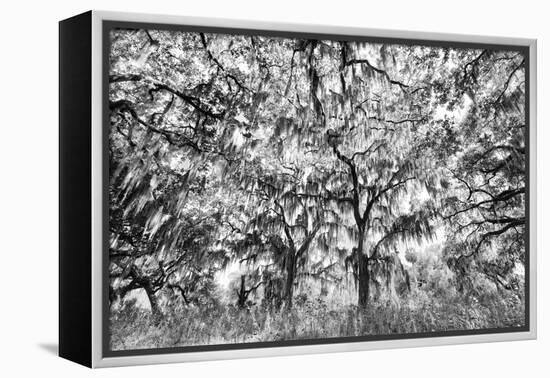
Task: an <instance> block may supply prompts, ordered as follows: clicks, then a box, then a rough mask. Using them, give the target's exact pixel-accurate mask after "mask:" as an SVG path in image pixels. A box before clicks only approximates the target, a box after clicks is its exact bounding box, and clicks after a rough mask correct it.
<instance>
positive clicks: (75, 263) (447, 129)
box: [59, 11, 536, 367]
mask: <svg viewBox="0 0 550 378" xmlns="http://www.w3.org/2000/svg"><path fill="white" fill-rule="evenodd" d="M59 68H60V277H59V280H60V312H59V314H60V327H59V329H60V334H59V339H60V341H59V342H60V345H59V347H60V355H61V356H62V357H65V358H68V359H70V360H73V361H76V362H78V363H81V364H84V365H87V366H91V367H105V366H121V365H134V364H145V363H161V362H178V361H198V360H206V359H223V358H241V357H252V356H274V355H287V354H298V353H319V352H332V351H334V352H337V351H352V350H368V349H375V348H388V347H412V346H425V345H441V344H451V343H473V342H488V341H500V340H519V339H529V338H535V337H536V287H535V282H536V261H535V259H536V235H535V230H536V224H535V221H536V143H535V140H536V109H535V104H536V98H535V94H536V42H535V41H534V40H526V39H517V38H496V37H480V36H466V35H464V36H463V35H448V34H431V33H412V32H402V31H387V30H372V29H356V28H346V27H326V26H318V25H291V24H267V23H260V22H253V21H246V22H244V21H230V20H215V19H200V18H186V17H172V16H158V15H142V14H128V13H111V12H96V11H91V12H87V13H84V14H82V15H79V16H75V17H73V18H70V19H67V20H64V21H61V22H60V67H59Z"/></svg>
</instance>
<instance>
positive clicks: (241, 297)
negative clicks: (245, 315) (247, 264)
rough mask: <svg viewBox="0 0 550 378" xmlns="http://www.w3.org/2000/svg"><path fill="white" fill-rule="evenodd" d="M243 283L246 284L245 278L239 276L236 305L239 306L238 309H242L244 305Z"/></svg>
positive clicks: (244, 290)
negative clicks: (239, 284)
mask: <svg viewBox="0 0 550 378" xmlns="http://www.w3.org/2000/svg"><path fill="white" fill-rule="evenodd" d="M245 283H246V277H245V276H244V275H241V288H240V290H239V291H238V296H239V298H238V300H237V305H238V306H239V308H244V307H245V304H246V297H247V295H246V289H245Z"/></svg>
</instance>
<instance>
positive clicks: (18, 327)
mask: <svg viewBox="0 0 550 378" xmlns="http://www.w3.org/2000/svg"><path fill="white" fill-rule="evenodd" d="M545 8H547V7H546V4H545V2H544V1H530V0H523V1H519V2H518V1H507V0H500V1H480V0H474V1H471V0H455V1H453V2H443V1H442V0H439V1H427V0H412V1H411V0H408V1H407V0H399V1H398V0H387V1H368V0H359V1H352V0H333V1H330V2H322V1H321V0H317V1H315V0H308V1H299V0H276V1H260V0H256V1H253V0H252V1H245V0H243V1H240V0H225V1H224V0H202V1H184V0H175V1H165V0H154V1H151V0H149V1H145V0H124V1H113V0H110V1H108V0H96V1H63V2H62V1H58V2H55V3H54V2H51V1H24V0H12V1H9V0H8V1H5V2H3V5H1V12H0V14H1V18H2V20H1V22H0V28H1V33H0V37H1V42H0V46H1V50H0V51H1V55H0V57H1V59H0V65H1V67H0V75H1V76H0V97H1V101H0V132H1V133H0V194H1V202H0V230H1V231H0V238H1V239H0V240H1V244H0V280H1V286H0V304H1V305H0V349H1V351H0V361H1V363H0V375H2V376H4V377H17V376H27V377H34V376H44V375H45V376H59V377H64V376H67V377H80V376H91V375H92V374H94V375H95V376H97V377H115V376H121V375H129V376H130V375H131V376H132V377H151V376H154V377H163V376H171V377H173V376H179V377H183V376H184V377H194V376H195V377H199V376H204V377H209V376H212V377H215V376H223V377H240V378H244V377H262V378H264V377H281V376H283V377H285V376H286V377H292V376H302V377H310V376H311V377H332V376H336V377H346V376H352V375H353V376H363V377H369V376H373V377H374V376H378V377H393V376H402V377H407V378H409V377H424V378H427V377H441V376H444V377H472V376H474V377H477V376H480V377H499V378H504V377H523V376H526V377H529V376H533V377H541V376H545V375H546V374H548V373H549V372H550V367H549V365H550V364H549V357H548V356H549V355H550V354H549V352H548V351H549V350H550V342H549V341H548V340H549V338H550V331H549V326H548V321H550V318H549V316H548V301H547V297H548V293H549V291H548V290H547V288H548V287H549V286H550V281H549V279H548V274H545V272H546V269H547V266H546V259H545V256H543V255H544V252H545V250H546V248H545V247H547V245H548V241H549V240H548V238H547V235H548V232H549V231H550V230H548V229H547V226H548V222H547V221H545V219H543V217H542V216H541V213H546V210H548V209H547V205H548V202H547V201H546V200H545V197H544V193H545V191H544V188H549V186H548V179H549V178H550V174H549V171H548V164H549V163H550V156H549V155H550V148H548V146H547V142H549V141H550V139H549V137H550V136H549V132H548V128H547V125H546V122H547V120H548V117H547V116H548V112H547V109H545V108H544V106H543V105H544V104H547V103H548V101H549V99H550V98H549V95H548V90H549V88H550V82H549V78H550V74H548V73H547V71H546V69H547V68H548V67H547V63H548V62H549V61H550V59H549V56H548V55H549V50H547V49H546V43H550V27H549V23H550V21H549V20H548V15H549V14H550V12H549V11H548V9H545ZM88 9H103V10H119V11H133V12H149V13H165V14H179V15H189V16H209V17H225V18H240V19H255V20H262V21H284V22H297V23H316V24H329V25H341V26H358V27H369V28H387V29H403V30H415V31H429V32H449V33H467V34H485V35H499V36H500V35H501V36H514V37H529V38H537V39H538V40H539V62H538V66H539V72H538V74H539V92H538V107H539V113H538V127H539V157H538V158H539V167H540V168H539V175H538V178H539V182H538V192H539V222H538V233H539V243H538V261H539V265H538V271H539V281H538V287H539V298H538V304H539V311H538V316H539V318H538V319H539V321H538V324H539V340H537V341H523V342H513V343H496V344H478V345H462V346H448V347H432V348H419V349H400V350H384V351H375V352H358V353H344V354H330V355H312V356H295V357H284V358H269V359H255V360H236V361H220V362H208V363H194V364H178V365H163V366H147V367H132V368H123V369H104V370H100V371H95V372H92V371H90V370H87V369H85V368H83V367H80V366H78V365H76V364H73V363H71V362H68V361H65V360H62V359H60V358H58V357H56V356H55V353H56V344H57V264H58V258H57V246H58V237H57V232H58V231H57V223H58V211H57V206H58V202H57V195H58V194H57V193H58V192H57V190H58V184H57V180H58V171H57V149H58V141H57V138H58V132H57V106H58V105H57V69H58V68H57V62H58V61H57V56H58V44H57V32H58V26H57V21H58V20H60V19H63V18H67V17H70V16H72V15H74V14H77V13H80V12H82V11H86V10H88ZM545 348H546V349H547V350H546V353H545V352H544V349H545ZM546 376H547V375H546Z"/></svg>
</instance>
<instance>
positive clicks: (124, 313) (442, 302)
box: [111, 292, 524, 350]
mask: <svg viewBox="0 0 550 378" xmlns="http://www.w3.org/2000/svg"><path fill="white" fill-rule="evenodd" d="M523 325H524V303H523V302H522V301H521V300H519V299H517V297H513V296H510V297H507V298H506V299H503V298H502V297H496V296H495V297H488V298H483V300H482V301H479V300H477V299H475V298H474V299H472V298H468V297H465V296H453V297H452V298H443V299H442V298H437V300H434V299H433V298H430V296H429V295H427V294H426V293H423V292H416V293H415V294H414V295H409V296H408V298H406V299H405V300H403V301H401V303H400V304H399V305H398V304H396V303H395V302H392V301H389V300H388V301H385V302H383V303H380V302H379V303H372V304H371V305H370V306H369V308H368V309H367V310H359V309H358V308H357V307H356V306H353V305H346V306H329V305H328V304H327V302H325V301H323V299H315V300H309V299H305V300H297V301H296V304H295V306H294V307H293V308H292V309H291V310H290V311H287V310H274V309H273V308H267V307H264V306H254V307H252V308H250V309H239V308H237V307H235V306H233V305H222V304H219V303H216V302H212V303H210V304H208V305H206V306H201V307H193V306H189V307H180V308H177V309H167V310H166V311H165V313H164V314H163V316H162V317H160V318H154V317H153V316H152V315H151V313H150V311H148V310H146V309H143V308H140V307H139V306H136V305H135V303H132V302H128V303H126V304H125V305H124V306H123V307H122V308H121V309H118V310H116V311H112V313H111V348H112V350H124V349H141V348H165V347H175V346H189V345H213V344H228V343H230V344H231V343H248V342H260V341H280V340H298V339H317V338H331V337H346V336H365V335H387V334H411V333H423V332H441V331H453V330H470V329H487V328H508V327H520V326H523Z"/></svg>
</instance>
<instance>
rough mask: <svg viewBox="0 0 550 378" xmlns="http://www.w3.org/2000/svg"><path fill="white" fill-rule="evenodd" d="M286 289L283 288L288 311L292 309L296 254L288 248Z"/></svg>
mask: <svg viewBox="0 0 550 378" xmlns="http://www.w3.org/2000/svg"><path fill="white" fill-rule="evenodd" d="M286 259H287V260H286V287H285V300H286V308H287V309H288V310H290V309H291V308H292V295H293V291H294V276H295V272H296V253H295V252H294V251H293V250H292V249H291V248H289V250H288V254H287V257H286Z"/></svg>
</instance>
